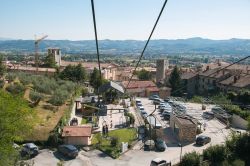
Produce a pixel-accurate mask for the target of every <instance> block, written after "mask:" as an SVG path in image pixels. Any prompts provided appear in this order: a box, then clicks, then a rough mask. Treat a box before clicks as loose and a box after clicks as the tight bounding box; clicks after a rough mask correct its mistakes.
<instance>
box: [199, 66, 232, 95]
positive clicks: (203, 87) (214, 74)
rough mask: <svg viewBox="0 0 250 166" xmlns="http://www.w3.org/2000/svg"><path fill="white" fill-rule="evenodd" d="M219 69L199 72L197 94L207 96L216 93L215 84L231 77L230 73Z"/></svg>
mask: <svg viewBox="0 0 250 166" xmlns="http://www.w3.org/2000/svg"><path fill="white" fill-rule="evenodd" d="M220 69H221V68H216V69H209V68H207V69H206V70H205V71H202V72H199V74H198V78H199V79H198V87H197V89H198V92H199V94H207V93H209V92H213V91H216V89H217V83H218V82H220V81H222V80H224V79H227V78H228V77H230V76H231V72H230V71H228V70H220ZM219 70H220V71H219Z"/></svg>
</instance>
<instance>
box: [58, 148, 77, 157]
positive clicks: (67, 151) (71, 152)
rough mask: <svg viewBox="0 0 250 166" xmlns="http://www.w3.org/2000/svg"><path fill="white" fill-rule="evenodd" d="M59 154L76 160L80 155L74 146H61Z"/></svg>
mask: <svg viewBox="0 0 250 166" xmlns="http://www.w3.org/2000/svg"><path fill="white" fill-rule="evenodd" d="M58 152H60V153H61V154H63V155H64V156H66V157H69V158H76V156H77V155H78V149H77V148H76V147H75V146H73V145H60V146H59V147H58Z"/></svg>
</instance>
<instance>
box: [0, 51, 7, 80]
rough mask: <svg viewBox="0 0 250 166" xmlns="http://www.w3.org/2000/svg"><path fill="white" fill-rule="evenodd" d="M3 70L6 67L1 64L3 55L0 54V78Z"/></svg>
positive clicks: (3, 72) (4, 70)
mask: <svg viewBox="0 0 250 166" xmlns="http://www.w3.org/2000/svg"><path fill="white" fill-rule="evenodd" d="M5 72H6V67H5V65H4V64H3V56H2V55H0V78H1V77H3V75H4V74H5Z"/></svg>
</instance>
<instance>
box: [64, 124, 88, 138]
mask: <svg viewBox="0 0 250 166" xmlns="http://www.w3.org/2000/svg"><path fill="white" fill-rule="evenodd" d="M91 131H92V127H91V126H88V125H85V126H65V127H64V128H63V133H62V137H90V136H91Z"/></svg>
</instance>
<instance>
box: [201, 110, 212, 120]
mask: <svg viewBox="0 0 250 166" xmlns="http://www.w3.org/2000/svg"><path fill="white" fill-rule="evenodd" d="M202 117H203V118H205V119H213V118H214V113H213V112H210V111H209V112H208V111H207V112H203V114H202Z"/></svg>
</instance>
